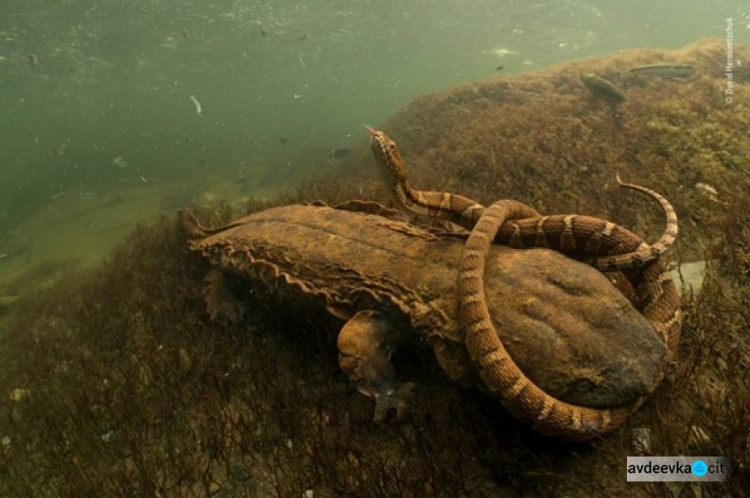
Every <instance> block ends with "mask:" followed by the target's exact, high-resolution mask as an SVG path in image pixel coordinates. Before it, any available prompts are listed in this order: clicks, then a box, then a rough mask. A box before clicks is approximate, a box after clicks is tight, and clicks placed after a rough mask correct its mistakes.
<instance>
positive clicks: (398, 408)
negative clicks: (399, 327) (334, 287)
mask: <svg viewBox="0 0 750 498" xmlns="http://www.w3.org/2000/svg"><path fill="white" fill-rule="evenodd" d="M398 335H399V334H398V333H397V332H396V331H395V330H394V329H393V328H392V327H391V325H390V324H389V323H388V321H387V320H386V319H385V318H384V317H383V316H382V315H380V314H379V313H377V312H375V311H369V310H368V311H360V312H358V313H357V314H355V315H354V316H353V317H352V318H351V319H350V320H349V321H348V322H347V323H346V325H344V327H343V328H342V329H341V332H340V333H339V338H338V343H337V345H338V349H339V365H340V366H341V368H342V369H343V370H344V371H345V372H346V373H347V374H348V375H349V378H350V379H351V380H352V381H353V382H354V383H355V384H356V385H357V389H359V391H360V392H361V393H362V394H364V395H365V396H368V397H371V398H373V399H375V422H382V421H383V420H385V419H386V417H387V416H388V413H389V412H390V411H391V410H395V412H396V417H397V418H398V419H399V420H403V419H404V418H405V417H406V415H407V414H408V412H409V409H410V408H411V404H412V400H413V398H414V387H415V386H414V383H413V382H407V383H401V382H398V380H397V379H396V371H395V370H394V368H393V365H392V364H391V355H392V354H393V352H394V351H395V349H396V347H397V346H398Z"/></svg>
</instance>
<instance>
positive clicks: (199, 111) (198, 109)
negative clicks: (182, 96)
mask: <svg viewBox="0 0 750 498" xmlns="http://www.w3.org/2000/svg"><path fill="white" fill-rule="evenodd" d="M190 100H192V101H193V104H195V113H196V114H197V115H198V116H200V117H203V107H201V103H200V102H199V101H198V99H196V98H195V95H191V96H190Z"/></svg>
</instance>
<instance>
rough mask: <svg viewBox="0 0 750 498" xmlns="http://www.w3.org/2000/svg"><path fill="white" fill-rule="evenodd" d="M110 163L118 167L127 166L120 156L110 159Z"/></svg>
mask: <svg viewBox="0 0 750 498" xmlns="http://www.w3.org/2000/svg"><path fill="white" fill-rule="evenodd" d="M112 164H114V165H115V166H117V167H118V168H127V167H128V162H127V161H126V160H125V159H124V158H123V157H122V156H117V157H115V158H114V159H112Z"/></svg>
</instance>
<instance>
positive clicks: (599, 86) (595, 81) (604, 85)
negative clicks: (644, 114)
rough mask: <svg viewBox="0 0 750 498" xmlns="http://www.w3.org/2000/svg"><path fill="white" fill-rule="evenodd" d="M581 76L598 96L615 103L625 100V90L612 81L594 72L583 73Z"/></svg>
mask: <svg viewBox="0 0 750 498" xmlns="http://www.w3.org/2000/svg"><path fill="white" fill-rule="evenodd" d="M580 77H581V81H583V84H584V85H586V88H588V89H589V91H590V92H591V93H593V94H594V95H595V96H596V97H598V98H600V99H602V100H606V101H607V102H612V103H615V104H619V103H621V102H625V92H623V91H622V90H621V89H620V87H618V86H617V85H615V84H614V83H612V82H611V81H609V80H605V79H604V78H602V77H601V76H597V75H595V74H593V73H581V74H580Z"/></svg>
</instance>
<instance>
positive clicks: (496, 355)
mask: <svg viewBox="0 0 750 498" xmlns="http://www.w3.org/2000/svg"><path fill="white" fill-rule="evenodd" d="M369 131H370V136H371V146H372V151H373V154H374V156H375V161H376V164H377V165H378V170H379V171H380V172H381V174H382V176H383V179H384V181H385V182H386V184H387V185H388V186H389V192H390V193H391V195H392V197H393V199H394V200H395V202H396V203H397V204H398V205H399V206H400V207H401V208H402V209H404V210H406V211H407V212H409V213H411V214H415V215H417V216H426V217H431V218H438V219H445V220H450V221H453V222H455V223H458V224H459V225H461V226H463V227H464V228H466V229H468V230H471V235H470V236H469V239H468V240H467V243H466V249H465V251H464V255H463V257H462V261H461V270H460V274H459V277H458V289H459V306H460V309H461V313H460V321H461V324H462V326H463V327H464V331H465V338H466V345H467V348H468V350H469V352H470V354H471V358H472V360H473V361H474V362H475V364H476V366H477V367H478V368H479V370H480V374H481V376H482V379H483V380H484V382H485V384H486V385H487V387H488V388H489V389H490V391H492V392H493V393H494V394H495V395H496V396H497V397H498V398H499V399H500V400H501V402H502V403H503V404H504V405H505V406H506V407H507V408H508V409H509V410H510V411H511V412H512V413H514V414H516V415H517V416H519V417H520V418H523V419H525V420H528V421H530V422H531V423H533V425H534V427H535V428H536V429H537V430H539V431H540V432H543V433H546V434H550V435H557V436H561V437H564V438H567V439H575V440H586V439H590V438H592V437H595V436H596V435H599V434H604V433H607V432H609V431H611V430H613V429H614V428H615V427H617V426H618V425H619V424H621V423H622V422H623V421H624V420H625V418H626V417H627V416H628V415H629V414H630V413H632V411H634V410H635V409H637V408H638V406H640V405H641V404H642V403H643V401H644V400H645V399H646V398H645V396H644V397H643V398H641V399H639V400H637V401H636V402H634V403H633V404H632V405H631V406H629V407H623V408H619V409H616V410H608V409H605V410H592V409H589V408H586V407H582V406H575V405H571V404H568V403H565V402H564V401H562V400H560V399H557V398H556V397H555V396H554V395H552V394H551V393H549V392H547V391H545V390H544V389H543V388H540V387H539V386H537V385H536V384H534V382H533V381H532V380H531V379H530V378H529V377H528V376H527V375H526V373H525V372H524V371H523V368H519V365H518V364H516V363H515V362H514V360H513V358H512V357H511V356H510V355H509V354H508V351H507V350H506V348H505V346H504V344H503V341H502V340H501V339H500V338H499V337H498V335H497V333H496V331H495V327H494V323H493V320H492V319H491V316H490V313H489V311H488V308H487V303H486V297H485V293H484V287H483V286H484V276H483V275H484V258H485V257H486V256H487V254H488V251H489V250H490V247H491V244H492V243H493V242H499V243H507V244H509V245H511V246H514V247H545V248H552V249H555V250H558V251H561V252H564V253H567V254H571V255H581V254H583V255H586V256H587V260H588V261H589V262H590V263H591V264H592V265H593V266H595V267H597V268H601V269H604V270H627V272H626V275H627V277H628V279H629V280H630V282H631V284H632V285H633V286H634V288H635V289H636V291H637V292H638V294H639V301H640V303H641V310H642V312H643V314H644V316H645V317H646V318H647V319H648V320H649V322H650V323H651V325H652V327H653V328H654V330H655V331H656V332H657V334H659V337H661V338H662V340H663V341H664V343H665V345H666V346H667V348H668V351H667V355H666V356H665V360H664V362H663V364H662V366H661V368H660V371H659V375H658V377H657V378H656V379H655V381H654V384H653V386H652V388H653V389H655V388H656V386H657V385H658V383H659V382H660V381H661V379H662V377H663V376H664V373H665V372H666V367H667V365H668V364H669V362H671V360H672V359H673V357H674V354H675V351H676V347H677V343H678V342H679V337H680V328H681V324H682V315H681V311H680V302H679V296H678V295H677V292H676V290H675V288H674V284H673V283H672V280H671V278H670V276H669V272H668V271H667V270H666V267H665V266H664V265H663V263H662V262H661V261H660V260H659V258H660V257H661V255H662V254H663V253H664V252H666V250H667V249H668V248H669V247H670V245H671V244H672V243H673V242H674V240H675V238H676V236H677V216H676V214H675V211H674V209H673V208H672V206H671V205H670V204H669V202H668V201H667V200H666V199H665V198H664V197H662V196H661V195H660V194H658V193H657V192H655V191H653V190H650V189H647V188H645V187H641V186H638V185H631V184H624V183H622V182H621V181H620V178H619V177H617V182H618V183H619V184H620V185H621V186H624V187H627V188H631V189H634V190H637V191H640V192H643V193H645V194H647V195H649V196H651V197H653V198H655V199H656V200H657V201H658V202H659V204H660V205H661V207H662V209H663V211H664V213H665V216H666V220H667V221H666V229H665V232H664V234H663V235H662V237H661V238H660V239H659V241H658V242H657V243H656V244H654V245H648V244H647V243H645V242H644V241H643V240H642V239H641V238H640V237H638V236H637V235H635V234H633V233H632V232H630V231H628V230H626V229H624V228H622V227H619V226H618V225H615V224H614V223H611V222H609V221H606V220H600V219H597V218H591V217H584V216H580V215H555V216H541V215H540V214H539V213H537V212H536V211H535V210H534V209H532V208H530V207H529V206H526V205H524V204H522V203H520V202H517V201H512V200H503V201H499V202H497V203H496V204H494V205H493V206H492V207H491V208H490V209H485V208H484V206H482V205H480V204H478V203H476V202H475V201H473V200H471V199H468V198H466V197H462V196H458V195H454V194H450V193H443V192H426V191H420V190H415V189H412V188H411V187H410V186H409V185H408V183H407V177H406V170H405V167H404V164H403V159H402V158H401V155H400V154H399V152H398V148H397V147H396V144H395V142H393V140H391V139H390V138H389V137H388V136H387V135H386V134H385V133H383V132H381V131H377V130H374V129H372V128H370V129H369ZM502 227H506V230H505V234H503V233H502V230H503V228H502ZM602 254H604V255H606V256H600V255H602ZM638 269H642V270H640V271H637V270H638ZM613 351H617V350H616V349H614V350H613ZM617 354H619V352H618V353H617Z"/></svg>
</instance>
